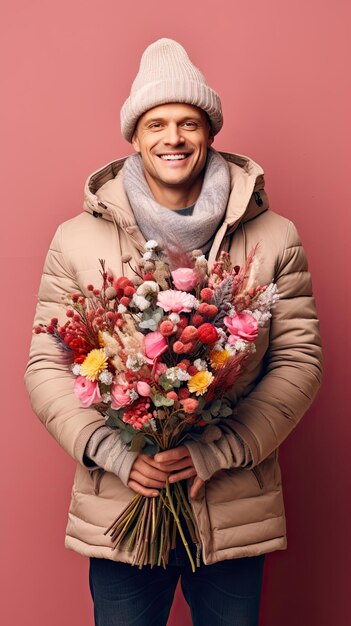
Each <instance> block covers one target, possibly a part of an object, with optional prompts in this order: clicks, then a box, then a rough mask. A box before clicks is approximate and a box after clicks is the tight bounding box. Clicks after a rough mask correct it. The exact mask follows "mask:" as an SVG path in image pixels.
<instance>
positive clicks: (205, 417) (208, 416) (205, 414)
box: [201, 411, 212, 422]
mask: <svg viewBox="0 0 351 626" xmlns="http://www.w3.org/2000/svg"><path fill="white" fill-rule="evenodd" d="M201 417H202V419H203V420H205V422H211V421H212V415H211V411H202V414H201Z"/></svg>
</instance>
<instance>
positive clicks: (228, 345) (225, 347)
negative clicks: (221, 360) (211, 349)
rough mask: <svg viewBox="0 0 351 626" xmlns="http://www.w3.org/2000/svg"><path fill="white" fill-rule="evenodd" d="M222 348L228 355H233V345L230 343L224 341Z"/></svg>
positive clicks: (234, 352)
mask: <svg viewBox="0 0 351 626" xmlns="http://www.w3.org/2000/svg"><path fill="white" fill-rule="evenodd" d="M224 349H225V350H226V351H227V352H228V353H229V354H230V356H234V355H235V354H236V350H235V348H234V346H231V345H230V343H226V344H225V346H224Z"/></svg>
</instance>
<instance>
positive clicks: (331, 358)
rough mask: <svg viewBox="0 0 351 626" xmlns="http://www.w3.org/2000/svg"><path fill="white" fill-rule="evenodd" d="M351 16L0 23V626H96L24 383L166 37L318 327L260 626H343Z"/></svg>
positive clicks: (162, 11)
mask: <svg viewBox="0 0 351 626" xmlns="http://www.w3.org/2000/svg"><path fill="white" fill-rule="evenodd" d="M348 6H349V3H347V1H346V0H345V1H343V0H336V1H335V0H334V1H332V0H310V2H306V1H303V0H295V2H287V1H286V0H266V1H265V2H261V1H260V0H252V1H251V2H250V3H244V2H240V3H239V2H236V1H229V0H228V1H227V2H224V1H223V0H218V1H217V2H216V3H213V2H209V1H208V0H202V1H201V2H200V1H198V2H196V3H195V2H189V0H177V2H176V3H175V2H173V3H164V2H161V1H160V0H153V1H149V2H137V3H135V2H134V3H129V2H125V3H117V2H116V1H115V0H114V1H112V0H102V2H100V3H96V2H92V1H91V0H85V1H84V2H83V1H82V0H76V1H75V2H68V0H61V2H59V3H58V2H39V1H38V0H32V2H29V3H28V2H24V1H23V0H22V1H21V2H18V1H17V2H16V1H14V3H12V4H9V3H7V6H6V8H3V14H5V15H3V18H2V37H1V44H0V45H1V46H3V50H2V53H1V58H2V59H3V60H4V62H5V63H4V68H3V70H2V72H1V83H2V87H3V97H2V100H1V106H2V108H3V111H2V115H1V122H3V131H2V142H1V156H2V157H3V163H2V166H1V171H2V180H3V182H2V190H1V197H2V204H3V210H2V228H1V237H2V244H1V248H0V250H1V256H2V262H1V271H2V279H1V284H2V286H3V287H2V289H3V296H4V298H3V300H4V304H3V307H2V308H1V315H2V322H1V330H2V332H3V336H4V338H3V341H2V345H3V349H2V355H3V356H2V358H3V367H2V372H3V374H2V380H3V382H4V390H3V392H2V398H3V400H4V403H3V409H2V413H3V419H2V429H3V434H2V446H1V455H2V471H1V477H2V483H3V484H2V494H3V496H2V504H3V513H2V516H1V535H0V536H1V538H2V539H3V545H2V549H1V561H2V568H1V570H2V576H3V580H2V581H1V583H0V589H1V593H2V594H3V599H2V601H1V605H0V606H1V609H0V611H1V615H0V621H1V623H2V624H4V625H5V624H6V626H7V625H10V624H11V626H23V624H26V626H32V625H33V626H34V625H35V626H46V625H47V624H50V626H59V625H60V626H61V625H62V624H65V626H77V625H83V624H84V626H92V624H93V618H92V604H91V600H90V596H89V591H88V582H87V572H88V561H87V560H86V559H84V558H82V557H80V556H78V555H77V554H75V553H73V552H69V551H67V550H65V549H64V547H63V538H64V530H65V525H66V512H67V507H68V503H69V499H70V487H71V481H72V477H73V473H74V464H73V462H72V461H71V460H70V459H69V457H67V456H66V454H65V453H64V452H63V451H62V450H61V449H60V448H59V446H58V445H57V444H56V442H55V441H54V440H52V439H51V437H50V436H49V435H48V434H47V433H46V431H45V430H44V429H43V427H42V426H41V424H40V423H39V421H38V420H37V419H36V418H35V417H34V416H33V415H32V413H31V410H30V407H29V404H28V400H27V397H26V393H25V390H24V386H23V383H22V375H23V370H24V366H25V362H26V359H27V350H28V344H29V339H30V333H31V324H32V317H33V313H34V306H35V301H36V293H37V288H38V282H39V278H40V272H41V267H42V263H43V259H44V255H45V253H46V250H47V246H48V244H49V241H50V239H51V236H52V234H53V232H54V230H55V228H56V226H57V225H58V223H59V222H61V221H63V220H64V219H67V218H69V217H71V216H73V215H75V214H76V213H77V212H79V211H80V210H81V206H82V187H83V183H84V180H85V178H86V177H87V175H88V174H89V173H90V172H91V171H93V170H95V169H96V168H98V167H99V166H101V165H102V164H104V163H106V162H107V161H109V160H111V159H113V158H116V157H118V156H122V155H125V154H128V153H130V151H131V149H130V146H129V145H128V144H126V143H125V142H124V140H123V139H122V138H121V136H120V133H119V109H120V107H121V105H122V103H123V102H124V99H125V98H126V97H127V94H128V89H129V87H130V83H131V80H132V78H133V77H134V75H135V72H136V70H137V66H138V61H139V58H140V55H141V53H142V51H143V49H144V48H145V47H146V45H148V44H149V43H151V42H152V41H154V40H155V39H157V38H159V37H163V36H167V37H172V38H175V39H178V40H179V41H180V42H181V43H182V44H183V45H184V46H185V47H186V48H187V50H188V52H189V54H190V56H191V58H192V59H193V61H194V62H196V63H197V64H198V65H199V66H200V67H201V69H202V70H203V72H204V73H205V75H206V77H207V79H208V82H209V83H210V85H211V86H213V87H214V88H215V89H217V90H218V91H219V92H220V94H221V96H222V102H223V109H224V116H225V125H224V128H223V131H222V132H221V133H220V135H219V136H218V138H217V140H216V143H215V147H216V148H217V149H224V150H228V151H234V152H239V153H243V154H248V155H250V156H251V157H252V158H254V159H255V160H256V161H258V162H259V163H261V164H262V165H263V167H264V169H265V172H266V183H267V191H268V193H269V196H270V200H271V208H272V209H274V210H276V211H278V212H280V213H282V214H284V215H286V216H289V217H291V218H292V219H293V220H294V221H295V222H296V224H297V226H298V228H299V230H300V233H301V236H302V238H303V241H304V244H305V248H306V250H307V253H308V255H309V259H310V267H311V270H312V272H313V277H314V290H315V294H316V297H317V301H318V309H319V314H320V318H321V324H322V332H323V338H324V349H325V357H326V375H325V382H324V388H323V390H322V391H321V393H320V395H319V397H318V400H317V401H316V403H315V405H314V407H313V409H312V410H311V411H310V412H309V413H308V415H306V417H305V419H304V420H303V421H302V423H301V424H300V425H299V427H298V428H297V430H296V431H295V433H293V434H292V435H291V437H290V438H289V439H288V440H287V441H286V442H285V443H284V445H283V446H282V448H281V465H282V470H283V477H284V486H285V499H286V510H287V521H288V543H289V547H288V551H286V552H278V553H273V554H271V555H269V556H268V557H267V561H266V576H265V581H264V593H263V602H262V619H261V625H262V626H296V624H300V625H301V626H346V625H347V624H350V623H351V608H350V602H349V601H348V600H349V597H348V596H349V583H350V574H349V571H350V540H349V531H348V526H349V521H350V520H349V513H350V503H349V493H350V470H349V466H348V460H349V459H350V443H349V437H350V434H351V427H350V422H349V414H350V413H349V395H348V391H349V387H348V382H349V376H348V377H347V372H346V370H347V363H346V358H345V357H344V355H345V354H346V355H348V352H347V348H349V350H350V333H349V332H347V333H346V334H345V329H346V328H349V325H348V317H349V310H350V309H349V306H348V305H350V290H349V289H347V286H346V275H344V276H343V270H344V268H345V267H346V262H347V258H346V257H347V255H348V253H349V247H350V246H349V244H348V243H347V242H348V239H349V230H350V226H351V220H350V217H349V215H350V214H349V211H348V208H349V204H350V190H349V182H350V174H349V172H348V174H347V161H348V157H349V154H348V152H349V145H350V133H349V131H350V127H349V126H348V122H349V115H347V112H349V110H350V101H348V96H349V95H350V93H349V88H350V81H349V79H350V72H349V63H347V61H348V59H347V41H348V39H349V23H350V14H348V13H350V12H349V10H348ZM347 138H348V140H349V141H345V139H347ZM343 234H344V237H342V235H343ZM346 237H347V239H346ZM342 241H343V243H342ZM345 274H346V272H345ZM336 309H337V314H336ZM347 342H348V343H347ZM348 373H349V372H348ZM346 594H348V595H346ZM179 623H182V624H183V626H186V625H188V624H190V621H189V616H188V611H187V608H186V607H185V605H184V602H183V600H182V598H181V597H180V596H178V597H177V600H176V604H175V605H174V608H173V612H172V618H171V620H170V624H172V626H176V625H177V624H179Z"/></svg>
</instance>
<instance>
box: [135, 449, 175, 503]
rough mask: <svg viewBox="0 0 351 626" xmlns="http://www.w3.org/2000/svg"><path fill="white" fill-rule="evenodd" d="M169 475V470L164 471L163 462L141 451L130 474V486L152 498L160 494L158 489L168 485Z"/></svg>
mask: <svg viewBox="0 0 351 626" xmlns="http://www.w3.org/2000/svg"><path fill="white" fill-rule="evenodd" d="M161 468H162V469H161ZM168 476H169V472H165V471H164V466H163V465H161V463H156V461H155V460H154V459H153V457H150V456H148V455H147V454H143V453H140V454H139V456H137V458H136V459H135V461H134V463H133V466H132V469H131V472H130V474H129V481H128V487H129V488H130V489H133V491H135V492H136V493H140V494H141V495H142V496H147V497H149V498H152V497H155V496H158V495H159V492H158V491H157V489H163V488H164V487H166V480H167V478H168Z"/></svg>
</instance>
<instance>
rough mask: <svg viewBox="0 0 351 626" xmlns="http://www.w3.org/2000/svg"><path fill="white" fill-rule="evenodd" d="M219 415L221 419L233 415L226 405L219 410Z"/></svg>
mask: <svg viewBox="0 0 351 626" xmlns="http://www.w3.org/2000/svg"><path fill="white" fill-rule="evenodd" d="M220 415H221V417H229V415H233V409H231V408H230V406H227V405H226V406H224V407H222V408H221V411H220Z"/></svg>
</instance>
